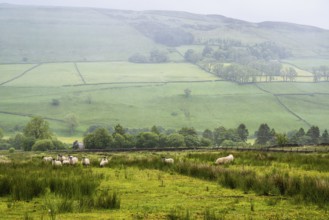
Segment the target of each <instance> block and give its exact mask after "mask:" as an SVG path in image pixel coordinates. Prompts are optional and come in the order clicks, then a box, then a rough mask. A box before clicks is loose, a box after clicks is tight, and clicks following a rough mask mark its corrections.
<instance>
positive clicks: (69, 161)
mask: <svg viewBox="0 0 329 220" xmlns="http://www.w3.org/2000/svg"><path fill="white" fill-rule="evenodd" d="M42 160H43V161H44V162H51V163H52V165H53V166H62V165H76V164H78V163H79V159H78V158H77V157H74V156H71V155H69V156H67V157H66V156H63V155H60V154H58V155H57V158H53V157H45V156H43V157H42ZM233 160H234V157H233V155H232V154H230V155H228V156H226V157H220V158H218V159H217V160H216V161H215V164H217V165H221V164H227V163H231V162H233ZM162 161H163V162H164V163H167V164H173V163H174V159H173V158H165V157H162ZM108 163H109V161H108V159H107V157H103V158H102V159H101V160H100V163H99V166H100V167H104V166H105V165H106V164H108ZM81 164H82V165H83V166H89V165H90V160H89V158H87V157H82V159H81Z"/></svg>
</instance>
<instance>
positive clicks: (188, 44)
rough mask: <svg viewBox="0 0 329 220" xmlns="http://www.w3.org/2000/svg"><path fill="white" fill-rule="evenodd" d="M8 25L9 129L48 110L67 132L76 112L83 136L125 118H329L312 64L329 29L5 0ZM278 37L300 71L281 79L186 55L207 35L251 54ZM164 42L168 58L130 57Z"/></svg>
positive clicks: (203, 122) (4, 62)
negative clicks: (254, 79)
mask: <svg viewBox="0 0 329 220" xmlns="http://www.w3.org/2000/svg"><path fill="white" fill-rule="evenodd" d="M0 28H1V33H2V34H1V35H0V127H1V128H2V129H3V130H5V132H6V133H7V132H8V133H13V132H16V131H21V129H22V127H23V126H24V125H25V124H26V122H27V121H28V120H29V119H30V117H31V116H33V115H39V116H42V117H44V118H46V119H47V120H48V121H49V122H50V125H51V128H52V129H53V131H54V132H55V133H57V134H59V135H61V136H68V135H69V132H68V127H67V125H66V123H65V117H66V116H67V115H68V114H71V113H73V114H74V115H76V116H77V117H78V118H79V122H80V124H79V126H78V128H77V132H76V133H75V134H74V135H76V136H78V135H82V134H83V133H84V132H85V131H86V130H87V129H88V128H89V127H90V126H92V125H102V126H107V127H113V126H114V125H116V124H118V123H120V124H122V125H123V126H124V127H128V128H150V127H151V126H153V125H157V126H162V127H164V128H167V129H170V128H172V129H179V128H181V127H184V126H188V127H194V128H196V129H197V130H199V131H202V130H203V129H206V128H209V129H213V128H216V127H219V126H224V127H227V128H235V127H237V126H238V125H239V124H240V123H245V124H246V126H247V128H248V129H249V132H250V134H253V132H254V131H255V130H257V129H258V126H259V125H260V124H261V123H268V124H269V126H270V127H273V128H275V129H276V130H277V131H281V132H288V131H290V130H293V129H299V128H300V127H304V128H308V127H309V126H311V125H317V126H319V127H320V129H322V130H323V129H326V128H328V120H327V115H328V113H329V106H328V102H327V99H328V95H329V84H328V82H319V83H313V74H312V73H311V71H312V67H313V66H319V65H327V64H328V57H329V42H328V39H329V31H328V30H322V29H319V28H315V27H309V26H303V25H295V24H287V23H277V22H263V23H250V22H245V21H240V20H235V19H231V18H226V17H223V16H219V15H198V14H191V13H185V12H169V11H143V12H135V11H119V10H109V9H94V8H89V9H88V8H62V7H36V6H34V7H32V6H31V7H28V6H13V5H0ZM269 41H271V42H274V43H275V44H276V45H278V46H279V47H280V48H284V49H285V50H287V51H289V53H290V56H289V57H286V58H285V59H284V60H280V62H281V64H282V65H283V67H284V68H286V69H289V68H293V69H294V70H295V71H296V74H297V76H298V77H299V79H298V80H295V82H279V81H278V80H281V78H282V77H281V76H280V75H276V76H275V77H273V79H272V80H273V82H269V81H268V82H258V83H246V84H243V85H240V84H237V83H234V82H229V81H224V80H223V78H220V77H219V76H218V75H216V74H211V73H210V71H207V70H206V69H205V68H200V67H201V65H200V64H199V63H196V64H193V63H191V62H186V61H185V59H184V53H185V52H186V51H187V50H189V49H193V50H195V51H197V52H198V53H202V51H203V49H204V47H205V45H209V46H211V47H212V48H213V49H217V48H219V49H218V50H219V51H220V50H225V51H224V52H225V53H226V52H227V53H229V52H230V49H232V50H233V51H239V52H241V53H242V54H243V53H244V52H246V51H248V50H251V49H255V48H256V49H257V47H255V45H256V46H257V45H261V44H262V43H263V42H269ZM227 44H228V45H229V46H230V47H231V48H229V49H228V50H226V49H227V48H226V49H225V46H227ZM155 49H156V50H159V51H165V53H166V54H167V56H168V57H169V62H165V63H154V62H153V63H149V62H148V63H132V62H128V59H129V58H130V57H131V56H132V55H134V54H142V55H148V54H149V53H150V51H153V50H155ZM262 53H266V51H262ZM229 55H230V54H229ZM229 55H228V56H229ZM242 58H243V56H242ZM207 59H208V60H207ZM207 59H205V60H207V61H209V60H210V61H209V62H210V64H211V62H213V60H211V59H212V58H207ZM275 62H277V61H276V60H275ZM232 63H233V62H232ZM232 63H230V62H225V63H224V66H230V65H231V64H232ZM262 77H263V76H259V78H262ZM266 81H267V80H266ZM281 81H282V80H281ZM296 81H297V82H296ZM185 89H189V90H190V91H191V95H190V96H189V97H187V96H186V95H185V94H184V90H185Z"/></svg>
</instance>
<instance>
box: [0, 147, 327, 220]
mask: <svg viewBox="0 0 329 220" xmlns="http://www.w3.org/2000/svg"><path fill="white" fill-rule="evenodd" d="M228 153H233V154H234V156H235V161H234V163H233V164H231V165H225V166H215V165H213V161H214V160H215V159H216V158H217V157H219V156H224V155H227V154H228ZM1 154H2V155H3V157H6V158H7V159H9V160H11V161H12V162H13V164H0V169H1V170H4V169H5V170H7V173H6V175H10V174H11V175H12V178H13V179H16V178H21V177H19V173H20V172H22V171H24V169H26V168H28V169H30V171H29V174H30V175H27V176H26V180H27V182H25V187H27V188H28V184H27V183H29V181H30V180H29V176H31V177H33V176H34V175H36V174H39V178H38V181H39V180H41V181H39V182H38V183H42V178H43V177H45V176H47V175H51V177H49V178H50V180H49V179H48V181H50V183H53V184H54V185H53V186H51V187H50V189H47V188H46V191H45V192H41V194H38V196H36V197H34V198H32V199H28V200H25V199H22V200H21V199H17V197H13V196H10V195H1V196H0V212H1V213H2V218H4V219H22V218H23V217H24V216H25V219H26V216H28V217H29V218H30V219H31V218H33V219H63V220H65V219H73V218H77V219H173V218H174V217H176V218H175V219H183V217H185V218H184V219H205V216H206V213H208V215H209V216H212V218H210V217H209V216H208V217H209V218H207V219H233V218H234V219H327V218H328V217H329V216H328V212H327V209H328V204H327V203H323V204H320V203H319V204H317V203H314V202H315V201H316V200H314V201H313V202H312V201H310V200H308V199H309V197H308V195H307V194H305V195H304V194H303V193H304V192H303V191H301V192H300V193H301V195H299V194H296V195H294V194H291V193H293V192H292V191H287V193H283V194H282V192H281V193H280V191H279V189H280V188H279V187H280V186H281V185H280V181H284V182H283V183H284V184H286V183H287V182H285V181H286V180H287V179H285V178H288V179H289V181H301V182H300V184H301V185H300V187H301V188H303V187H304V185H305V184H309V183H308V182H307V181H306V182H304V181H303V179H310V180H312V181H313V180H314V181H319V182H318V183H319V184H320V183H321V184H322V185H319V187H320V188H318V190H319V192H320V190H325V191H323V192H324V193H328V185H325V184H326V183H328V180H329V176H328V167H327V166H324V164H325V163H326V160H327V159H328V155H327V154H307V155H305V154H303V155H302V154H282V153H281V154H280V153H257V152H244V153H243V152H222V151H218V152H193V151H187V152H166V153H147V152H143V153H114V154H107V156H108V157H109V158H110V159H111V160H110V163H109V165H108V166H107V167H105V168H99V167H98V158H100V157H101V156H103V154H88V155H87V156H88V157H89V158H91V160H92V166H91V167H89V168H83V167H81V166H76V167H61V168H58V169H56V168H52V167H51V165H43V164H42V162H41V156H42V155H52V156H55V155H56V153H55V152H54V153H47V154H44V153H42V154H39V153H27V152H24V153H21V152H15V153H12V154H8V153H5V152H1ZM73 154H74V155H75V156H78V157H79V158H81V156H83V155H86V154H85V153H73ZM161 156H167V157H173V158H174V159H175V164H174V165H166V164H163V163H162V162H161V160H160V158H161ZM18 160H21V161H20V162H18ZM13 172H15V174H14V173H13ZM65 173H66V174H70V175H69V176H71V178H72V182H70V181H67V179H66V178H65V176H67V175H65ZM229 173H231V174H232V175H231V174H229ZM235 173H236V174H239V176H238V177H239V178H238V179H241V180H244V179H245V178H247V177H248V175H250V174H254V175H256V176H254V178H253V181H257V179H263V178H268V179H269V180H270V181H274V182H273V183H275V187H274V188H271V187H273V186H272V185H268V187H270V188H268V189H267V188H263V189H262V190H265V191H266V192H269V193H270V194H264V192H265V191H257V190H256V188H254V189H253V188H249V189H247V188H240V186H239V184H240V180H238V179H236V178H235V177H234V175H235ZM6 175H5V173H2V175H0V183H1V184H5V183H4V182H3V179H4V178H6ZM79 176H83V177H86V176H88V177H90V176H94V181H95V183H97V185H96V186H97V189H96V191H95V193H94V194H90V195H89V194H88V196H86V197H84V200H81V197H79V190H77V189H79V187H81V185H80V184H79V182H74V181H76V180H79ZM59 177H61V178H62V179H63V180H64V182H66V184H68V186H70V187H69V188H68V189H69V190H66V191H61V190H62V188H61V187H60V181H59V182H58V183H56V181H55V180H56V178H59ZM230 177H232V178H233V179H230ZM223 178H224V179H223ZM264 180H265V179H264ZM231 181H232V182H231ZM253 181H251V182H250V184H255V183H256V182H253ZM71 183H75V184H71ZM269 183H270V182H266V181H264V183H263V184H264V185H266V184H269ZM296 183H299V182H296ZM56 184H58V185H56ZM227 184H228V185H227ZM232 184H233V185H232ZM234 184H237V185H234ZM3 186H5V185H3ZM233 186H235V187H233ZM251 186H254V187H256V186H255V185H251ZM322 186H323V188H321V187H322ZM85 187H87V186H85ZM89 187H91V188H90V189H92V187H93V185H89ZM257 187H259V186H257ZM276 187H278V188H276ZM284 187H287V189H290V188H289V187H292V186H291V185H284ZM86 189H89V188H86ZM56 190H59V191H58V194H57V195H55V192H56ZM267 190H269V191H267ZM309 190H316V189H314V188H310V189H309ZM105 191H110V192H116V193H117V195H118V199H119V201H120V208H116V209H111V208H102V207H101V206H100V207H98V206H92V205H91V203H90V207H89V208H88V207H85V206H84V204H85V203H84V202H87V201H89V202H90V201H91V198H93V197H94V196H95V197H97V196H102V194H99V193H98V192H105ZM1 192H2V193H3V192H4V188H1ZM311 192H312V193H315V194H317V192H316V191H311ZM84 193H88V191H87V192H84ZM290 194H291V195H290ZM15 195H18V194H15ZM21 195H23V194H21ZM76 196H77V197H76ZM72 197H73V198H74V199H70V198H72ZM14 198H16V199H14ZM87 198H89V200H88V199H87ZM314 199H316V197H314ZM318 199H320V198H318ZM82 201H84V202H82ZM97 201H98V200H94V202H95V203H97ZM319 201H320V200H319ZM95 203H92V204H94V205H95ZM49 210H52V211H49ZM186 216H189V218H187V217H186Z"/></svg>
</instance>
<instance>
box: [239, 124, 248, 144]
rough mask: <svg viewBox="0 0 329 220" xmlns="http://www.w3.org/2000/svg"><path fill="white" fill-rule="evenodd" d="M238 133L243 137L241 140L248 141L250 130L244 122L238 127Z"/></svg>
mask: <svg viewBox="0 0 329 220" xmlns="http://www.w3.org/2000/svg"><path fill="white" fill-rule="evenodd" d="M237 133H238V135H239V137H240V139H241V141H244V142H246V141H247V139H248V135H249V131H248V129H247V127H246V126H245V125H244V124H240V125H239V127H238V128H237Z"/></svg>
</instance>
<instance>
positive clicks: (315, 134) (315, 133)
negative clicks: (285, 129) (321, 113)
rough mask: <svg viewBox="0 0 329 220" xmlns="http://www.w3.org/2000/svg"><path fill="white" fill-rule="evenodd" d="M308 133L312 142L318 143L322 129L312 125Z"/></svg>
mask: <svg viewBox="0 0 329 220" xmlns="http://www.w3.org/2000/svg"><path fill="white" fill-rule="evenodd" d="M306 135H307V136H308V137H310V138H311V143H310V144H318V143H319V140H320V130H319V127H317V126H311V128H310V129H309V130H308V131H307V133H306Z"/></svg>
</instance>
